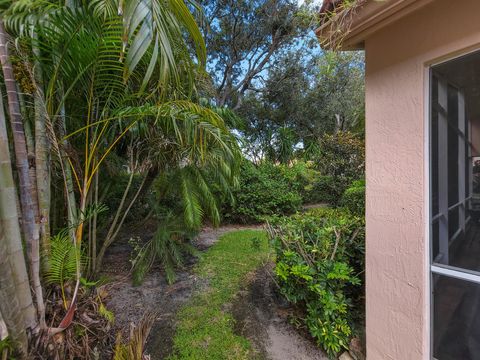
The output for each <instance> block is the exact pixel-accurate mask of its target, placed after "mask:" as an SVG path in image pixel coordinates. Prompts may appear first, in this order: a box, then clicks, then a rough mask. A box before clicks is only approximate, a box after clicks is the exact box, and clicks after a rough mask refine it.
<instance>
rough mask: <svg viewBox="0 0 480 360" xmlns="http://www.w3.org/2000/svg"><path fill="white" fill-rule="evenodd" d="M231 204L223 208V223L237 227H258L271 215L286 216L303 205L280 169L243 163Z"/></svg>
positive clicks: (267, 164) (265, 164) (269, 165)
mask: <svg viewBox="0 0 480 360" xmlns="http://www.w3.org/2000/svg"><path fill="white" fill-rule="evenodd" d="M239 180H240V181H239V182H240V185H239V188H238V189H237V190H235V191H234V192H233V198H234V201H233V203H231V204H227V205H225V206H224V211H223V215H224V219H225V220H227V221H229V222H237V223H258V222H261V221H263V220H264V218H265V217H268V216H272V215H289V214H293V213H294V212H296V211H297V210H298V209H299V207H300V205H301V204H302V197H301V195H300V193H299V192H298V191H297V190H295V189H294V188H293V187H292V185H291V184H290V182H289V180H288V178H287V177H286V176H285V175H284V174H283V172H282V171H281V168H280V167H278V166H275V165H273V164H271V163H262V164H260V165H258V166H256V165H254V164H252V163H251V162H249V161H244V162H243V163H242V166H241V171H240V179H239Z"/></svg>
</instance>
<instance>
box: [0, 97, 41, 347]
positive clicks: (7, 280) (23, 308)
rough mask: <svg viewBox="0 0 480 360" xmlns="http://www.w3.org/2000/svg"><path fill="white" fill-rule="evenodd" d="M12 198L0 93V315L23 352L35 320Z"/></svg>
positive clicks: (9, 164) (11, 183) (10, 169)
mask: <svg viewBox="0 0 480 360" xmlns="http://www.w3.org/2000/svg"><path fill="white" fill-rule="evenodd" d="M16 199H17V195H16V190H15V185H14V181H13V174H12V168H11V162H10V149H9V147H8V137H7V129H6V120H5V113H4V111H3V101H2V95H1V93H0V269H2V270H1V271H0V312H1V313H2V318H3V320H4V321H5V324H6V325H7V327H8V331H9V333H10V335H11V336H12V338H13V339H14V340H15V341H16V342H17V343H18V344H19V347H20V350H21V351H22V352H25V351H26V345H27V344H26V341H27V338H26V334H25V328H27V327H28V328H35V327H36V317H35V308H34V307H33V303H32V296H31V293H30V284H29V281H28V276H27V268H26V263H25V257H24V256H23V248H22V237H21V234H20V227H19V222H18V213H17V200H16Z"/></svg>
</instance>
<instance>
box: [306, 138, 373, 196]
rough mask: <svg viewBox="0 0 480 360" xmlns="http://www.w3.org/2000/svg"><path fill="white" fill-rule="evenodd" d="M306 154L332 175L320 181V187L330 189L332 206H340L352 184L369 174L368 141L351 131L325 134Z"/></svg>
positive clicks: (320, 170)
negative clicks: (367, 160)
mask: <svg viewBox="0 0 480 360" xmlns="http://www.w3.org/2000/svg"><path fill="white" fill-rule="evenodd" d="M306 156H307V158H309V159H311V160H312V161H313V162H314V164H315V169H317V170H318V171H319V172H320V173H321V174H322V175H324V176H328V177H331V178H332V180H326V179H323V180H324V181H323V182H322V181H320V183H319V184H318V186H319V187H320V189H329V191H330V192H331V199H330V203H331V204H332V205H338V203H339V201H340V199H341V197H342V194H343V193H344V192H345V190H346V189H347V188H348V187H349V186H350V184H351V183H352V182H353V181H355V180H359V179H362V178H363V177H364V175H365V142H364V140H363V139H361V138H360V137H359V136H357V135H355V134H352V133H350V132H338V133H336V134H334V135H330V134H326V135H324V136H323V137H322V139H321V140H320V143H319V144H318V145H317V146H312V147H310V149H309V152H308V154H307V155H306Z"/></svg>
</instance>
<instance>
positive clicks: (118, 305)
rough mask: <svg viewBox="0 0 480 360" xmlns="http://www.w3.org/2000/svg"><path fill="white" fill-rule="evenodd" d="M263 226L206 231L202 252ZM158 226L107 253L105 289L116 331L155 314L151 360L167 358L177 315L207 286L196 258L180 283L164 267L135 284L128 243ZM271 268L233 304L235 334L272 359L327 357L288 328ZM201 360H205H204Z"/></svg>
mask: <svg viewBox="0 0 480 360" xmlns="http://www.w3.org/2000/svg"><path fill="white" fill-rule="evenodd" d="M251 228H257V229H258V228H261V226H254V227H252V226H240V225H228V226H223V227H220V228H216V229H215V228H211V227H206V228H204V229H203V230H202V232H201V233H200V234H199V236H198V237H197V239H196V240H195V241H194V245H195V246H196V247H197V248H198V249H199V250H201V251H205V250H206V249H208V248H209V247H210V246H212V245H213V244H214V243H215V242H216V241H217V240H218V238H219V237H220V236H221V235H223V234H225V233H227V232H230V231H235V230H242V229H251ZM153 232H154V227H153V226H152V225H148V224H147V225H145V226H144V227H142V229H136V230H135V229H130V233H129V236H124V237H122V238H121V239H120V240H119V241H118V243H117V244H116V245H114V246H113V247H112V248H111V249H110V250H109V252H108V253H107V255H106V258H105V266H104V268H105V271H104V275H106V276H107V277H108V278H109V279H110V280H111V282H110V283H109V284H108V285H107V286H106V289H107V291H108V293H109V296H108V298H107V300H106V305H107V307H108V309H110V310H111V311H113V313H114V314H115V331H116V332H120V331H121V332H122V333H123V334H124V335H126V334H127V333H128V329H129V326H130V324H131V323H138V321H139V320H140V319H141V318H142V316H143V314H144V313H145V312H148V311H155V312H156V314H157V319H156V321H155V324H154V326H153V329H152V331H151V333H150V337H149V339H148V342H147V353H148V354H150V356H151V359H152V360H157V359H158V360H160V359H165V358H166V357H167V356H168V355H169V354H171V352H172V347H173V336H174V334H175V317H176V313H177V311H178V310H179V309H180V307H181V306H182V305H183V304H185V303H186V302H187V301H188V300H189V299H190V298H191V296H192V294H193V293H194V292H195V291H198V290H200V289H202V288H204V287H206V286H208V284H206V283H205V281H204V280H202V279H199V278H198V277H197V276H196V275H195V274H194V273H193V266H194V265H195V259H194V258H191V259H189V260H188V261H187V264H186V266H185V268H184V269H182V270H180V271H178V273H177V281H176V282H175V283H174V284H172V285H169V284H168V283H167V282H166V280H165V276H164V274H163V273H162V271H161V269H159V268H155V269H152V271H151V272H150V273H149V274H148V275H147V276H146V278H145V281H144V282H143V284H142V285H140V286H133V285H132V282H131V277H130V263H129V257H130V253H131V251H132V249H131V247H130V245H129V244H128V239H129V237H130V236H140V237H141V238H142V239H148V238H149V237H151V236H152V235H153ZM271 268H272V265H271V264H270V265H267V266H265V267H263V268H261V269H259V270H258V271H257V272H256V273H255V274H254V275H253V276H252V279H251V281H250V282H249V284H247V285H246V287H245V289H244V290H242V291H241V292H240V293H239V294H238V295H237V298H236V300H235V301H234V302H233V304H230V305H227V307H228V308H229V309H228V310H229V311H230V312H231V313H232V314H233V315H234V317H235V319H236V320H237V321H236V328H235V330H236V331H237V332H238V333H239V334H241V335H242V336H245V337H246V338H248V339H249V340H250V341H251V343H252V345H253V347H254V349H255V351H256V353H257V354H258V355H259V358H262V359H270V360H310V359H312V360H313V359H315V360H322V359H327V357H325V355H324V354H323V353H322V352H321V351H320V350H319V349H318V348H317V347H316V346H315V345H314V343H313V342H312V341H311V340H309V339H307V338H306V337H305V336H304V334H301V333H300V332H299V331H298V330H297V329H295V328H294V327H293V326H292V325H290V324H289V322H288V319H287V314H288V312H289V310H288V305H287V304H286V303H285V301H284V300H283V299H282V298H281V297H280V296H278V295H277V292H276V291H275V284H274V281H273V277H272V276H271ZM199 360H201V359H199Z"/></svg>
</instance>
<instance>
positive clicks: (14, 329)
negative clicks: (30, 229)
mask: <svg viewBox="0 0 480 360" xmlns="http://www.w3.org/2000/svg"><path fill="white" fill-rule="evenodd" d="M7 252H8V250H7V239H6V237H5V234H4V232H3V229H2V228H1V227H0V268H1V269H2V271H0V313H1V314H2V319H3V321H4V322H5V325H6V326H7V331H8V336H9V337H10V338H11V339H12V340H13V343H14V345H15V348H16V349H17V350H18V351H19V352H20V354H21V355H22V358H26V355H27V353H28V338H27V332H26V331H25V325H24V324H25V319H24V317H23V313H22V310H21V306H20V303H19V297H18V295H17V291H16V290H17V289H16V287H15V283H14V281H13V280H14V275H13V271H12V267H11V263H10V261H9V259H8V254H7Z"/></svg>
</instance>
